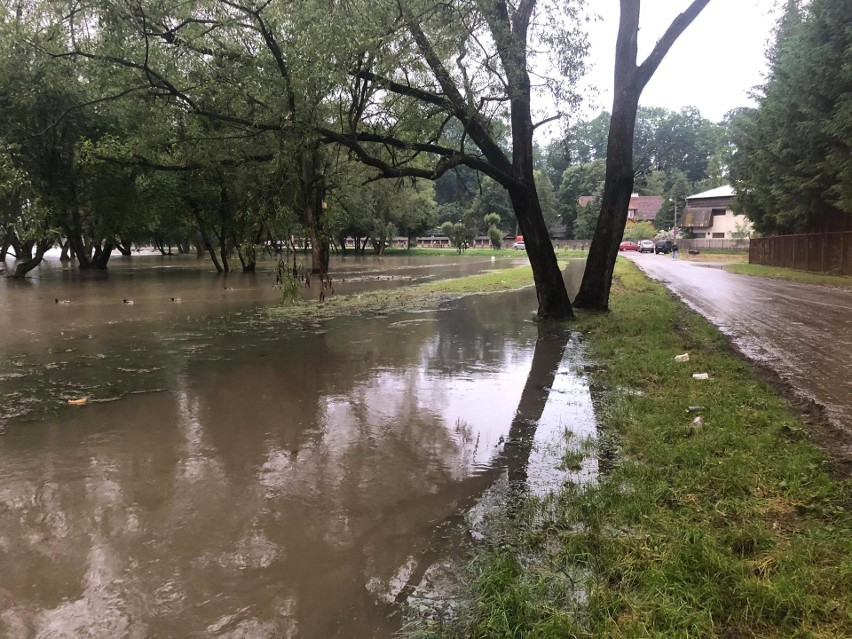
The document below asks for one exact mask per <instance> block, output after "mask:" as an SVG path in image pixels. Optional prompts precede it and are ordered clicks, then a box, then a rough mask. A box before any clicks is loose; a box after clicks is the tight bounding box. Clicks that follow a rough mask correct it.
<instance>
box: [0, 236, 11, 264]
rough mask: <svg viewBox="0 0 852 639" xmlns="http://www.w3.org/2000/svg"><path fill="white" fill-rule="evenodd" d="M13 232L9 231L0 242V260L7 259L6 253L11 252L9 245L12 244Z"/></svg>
mask: <svg viewBox="0 0 852 639" xmlns="http://www.w3.org/2000/svg"><path fill="white" fill-rule="evenodd" d="M12 238H13V233H12V231H8V232H7V233H6V235H5V236H4V237H3V241H2V242H0V262H4V261H6V255H8V253H9V247H10V246H11V245H12Z"/></svg>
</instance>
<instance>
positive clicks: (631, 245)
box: [618, 240, 639, 251]
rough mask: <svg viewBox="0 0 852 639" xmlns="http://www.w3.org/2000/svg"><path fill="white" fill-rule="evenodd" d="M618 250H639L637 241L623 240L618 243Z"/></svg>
mask: <svg viewBox="0 0 852 639" xmlns="http://www.w3.org/2000/svg"><path fill="white" fill-rule="evenodd" d="M618 250H619V251H638V250H639V242H634V241H633V240H624V241H623V242H622V243H621V244H619V245H618Z"/></svg>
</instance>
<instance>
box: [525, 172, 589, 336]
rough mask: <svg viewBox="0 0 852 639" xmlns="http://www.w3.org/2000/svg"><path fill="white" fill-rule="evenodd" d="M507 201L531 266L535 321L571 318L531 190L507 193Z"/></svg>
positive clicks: (554, 255) (533, 190) (544, 226)
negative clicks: (535, 305) (516, 221)
mask: <svg viewBox="0 0 852 639" xmlns="http://www.w3.org/2000/svg"><path fill="white" fill-rule="evenodd" d="M509 199H510V200H511V202H512V208H513V209H514V210H515V217H516V218H517V219H518V225H519V226H520V229H521V233H522V234H523V236H524V243H525V245H526V251H527V257H528V258H529V260H530V266H532V272H533V280H534V281H535V291H536V296H537V298H538V315H539V317H549V318H553V319H568V318H571V317H573V316H574V312H573V310H572V308H571V301H570V300H569V299H568V292H567V290H566V289H565V280H564V279H563V278H562V272H561V271H560V270H559V265H558V264H557V262H556V253H555V252H554V250H553V244H551V242H550V233H548V231H547V225H546V224H545V223H544V216H543V215H542V213H541V204H540V203H539V200H538V196H537V195H536V192H535V189H534V188H533V189H529V188H526V189H523V188H514V189H510V190H509Z"/></svg>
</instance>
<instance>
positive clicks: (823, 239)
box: [748, 231, 852, 275]
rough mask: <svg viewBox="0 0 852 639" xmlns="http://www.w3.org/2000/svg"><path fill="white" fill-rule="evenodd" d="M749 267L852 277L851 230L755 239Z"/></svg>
mask: <svg viewBox="0 0 852 639" xmlns="http://www.w3.org/2000/svg"><path fill="white" fill-rule="evenodd" d="M748 261H749V264H765V265H766V266H780V267H782V268H792V269H796V270H798V271H811V272H813V273H833V274H836V275H852V231H846V232H843V233H808V234H802V235H777V236H774V237H760V238H752V240H751V247H750V248H749V252H748Z"/></svg>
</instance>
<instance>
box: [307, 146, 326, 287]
mask: <svg viewBox="0 0 852 639" xmlns="http://www.w3.org/2000/svg"><path fill="white" fill-rule="evenodd" d="M318 169H320V154H319V151H318V150H313V151H311V152H310V153H304V154H302V173H301V176H300V180H299V186H300V188H301V189H302V198H303V200H304V202H305V213H304V215H305V218H304V222H305V227H306V229H307V231H308V237H309V238H310V241H311V272H312V273H319V274H320V275H325V274H326V273H328V260H329V254H330V251H329V245H328V235H326V232H325V228H324V224H323V222H324V220H323V203H324V200H325V178H324V177H323V176H322V175H321V173H320V171H319V170H318Z"/></svg>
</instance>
